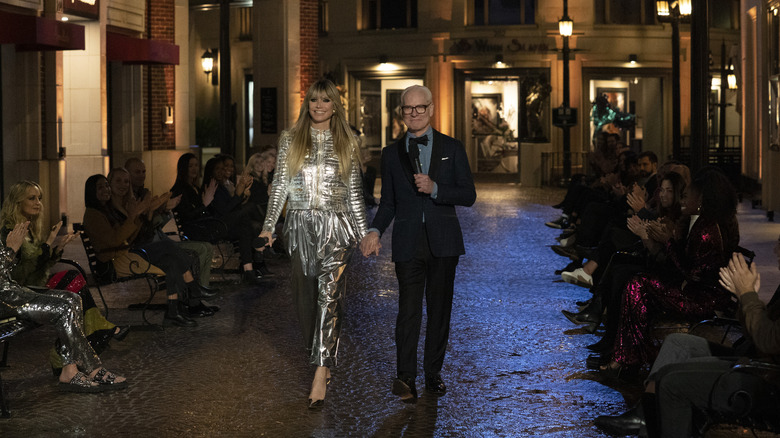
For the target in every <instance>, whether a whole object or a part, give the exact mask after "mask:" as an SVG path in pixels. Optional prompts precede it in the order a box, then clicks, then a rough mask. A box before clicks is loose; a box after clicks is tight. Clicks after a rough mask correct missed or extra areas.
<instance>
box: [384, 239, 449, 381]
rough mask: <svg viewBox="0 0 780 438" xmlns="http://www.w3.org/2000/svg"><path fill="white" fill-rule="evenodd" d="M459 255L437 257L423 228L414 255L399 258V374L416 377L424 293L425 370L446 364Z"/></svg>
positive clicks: (433, 372)
mask: <svg viewBox="0 0 780 438" xmlns="http://www.w3.org/2000/svg"><path fill="white" fill-rule="evenodd" d="M457 266H458V256H454V257H434V256H433V254H432V253H431V249H430V247H429V245H428V236H427V234H426V233H425V231H423V233H422V236H421V238H420V239H418V241H417V248H416V251H415V254H414V257H413V258H412V259H411V260H409V261H405V262H396V264H395V273H396V276H397V277H398V318H397V319H396V324H395V345H396V350H397V360H398V364H397V369H398V376H399V377H409V378H414V377H417V344H418V342H419V340H420V326H421V325H422V314H423V312H422V301H423V297H425V304H426V312H427V314H428V323H427V326H426V328H425V357H424V360H423V371H424V372H425V374H426V375H427V374H438V373H439V372H440V371H441V367H442V365H443V364H444V355H445V353H446V350H447V340H448V339H449V335H450V317H451V315H452V296H453V290H454V287H455V268H456V267H457Z"/></svg>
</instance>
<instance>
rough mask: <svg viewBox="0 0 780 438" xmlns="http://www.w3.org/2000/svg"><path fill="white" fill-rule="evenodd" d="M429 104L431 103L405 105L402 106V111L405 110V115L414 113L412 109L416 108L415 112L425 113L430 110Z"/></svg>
mask: <svg viewBox="0 0 780 438" xmlns="http://www.w3.org/2000/svg"><path fill="white" fill-rule="evenodd" d="M429 106H431V104H430V103H429V104H428V105H417V106H410V105H404V106H402V107H401V112H403V113H404V115H405V116H408V115H410V114H412V110H414V112H416V113H417V114H425V112H426V111H428V107H429Z"/></svg>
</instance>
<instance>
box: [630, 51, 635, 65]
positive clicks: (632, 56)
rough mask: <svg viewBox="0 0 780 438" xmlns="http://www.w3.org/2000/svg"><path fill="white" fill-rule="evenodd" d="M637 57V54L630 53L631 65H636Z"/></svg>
mask: <svg viewBox="0 0 780 438" xmlns="http://www.w3.org/2000/svg"><path fill="white" fill-rule="evenodd" d="M636 61H637V57H636V55H635V54H633V53H632V54H630V55H628V63H629V64H631V65H636Z"/></svg>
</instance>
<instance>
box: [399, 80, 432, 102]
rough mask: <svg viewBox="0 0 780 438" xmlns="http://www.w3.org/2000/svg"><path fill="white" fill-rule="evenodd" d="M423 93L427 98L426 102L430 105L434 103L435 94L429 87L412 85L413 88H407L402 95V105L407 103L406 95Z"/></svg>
mask: <svg viewBox="0 0 780 438" xmlns="http://www.w3.org/2000/svg"><path fill="white" fill-rule="evenodd" d="M415 90H418V91H422V92H423V95H424V96H425V101H426V102H428V104H431V103H433V94H432V93H431V90H429V89H428V87H426V86H424V85H412V86H411V87H407V88H406V89H405V90H404V91H403V92H402V93H401V105H405V104H406V101H405V98H406V93H408V92H410V91H415Z"/></svg>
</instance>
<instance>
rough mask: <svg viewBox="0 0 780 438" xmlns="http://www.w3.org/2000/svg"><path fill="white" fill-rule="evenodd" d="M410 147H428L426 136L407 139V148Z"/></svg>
mask: <svg viewBox="0 0 780 438" xmlns="http://www.w3.org/2000/svg"><path fill="white" fill-rule="evenodd" d="M412 145H423V146H427V145H428V136H427V135H423V136H422V137H409V146H412Z"/></svg>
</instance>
